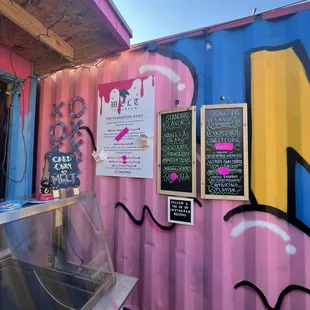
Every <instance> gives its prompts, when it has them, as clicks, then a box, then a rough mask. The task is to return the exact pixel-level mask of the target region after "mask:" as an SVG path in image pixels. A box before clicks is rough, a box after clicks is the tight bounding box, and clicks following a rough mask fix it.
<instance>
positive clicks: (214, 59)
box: [37, 5, 310, 310]
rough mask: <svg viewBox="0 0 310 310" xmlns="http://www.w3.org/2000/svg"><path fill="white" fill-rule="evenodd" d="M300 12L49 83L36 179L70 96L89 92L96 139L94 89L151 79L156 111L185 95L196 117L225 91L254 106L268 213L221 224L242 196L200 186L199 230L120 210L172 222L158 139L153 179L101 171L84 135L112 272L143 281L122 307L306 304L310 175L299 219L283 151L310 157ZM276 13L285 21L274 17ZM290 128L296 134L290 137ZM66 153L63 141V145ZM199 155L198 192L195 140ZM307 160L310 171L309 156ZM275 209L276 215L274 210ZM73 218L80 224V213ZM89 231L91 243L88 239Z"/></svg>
mask: <svg viewBox="0 0 310 310" xmlns="http://www.w3.org/2000/svg"><path fill="white" fill-rule="evenodd" d="M290 10H291V9H290ZM295 11H296V12H295V13H296V14H290V15H288V13H292V12H291V11H290V12H288V11H281V12H279V14H278V15H276V14H274V13H273V15H272V16H269V17H268V18H271V20H268V18H267V17H266V18H265V19H264V18H262V20H261V21H258V22H255V23H252V20H250V21H249V22H248V23H249V25H244V24H242V23H241V24H240V25H239V26H240V27H239V28H232V29H229V25H226V27H222V28H221V29H218V30H219V31H215V32H213V33H211V34H210V35H209V36H208V37H207V38H206V36H205V35H204V34H202V32H199V36H197V37H194V35H193V37H191V35H187V36H185V37H184V38H182V39H179V40H173V39H171V40H170V41H171V42H168V41H166V42H165V44H166V45H165V46H164V45H161V43H160V41H159V42H158V44H157V47H156V44H153V45H152V44H150V45H148V46H141V47H139V48H137V49H132V50H130V51H128V52H124V53H121V54H119V55H116V56H114V57H113V58H108V59H106V60H104V61H102V62H101V63H100V64H99V65H98V67H99V68H97V67H95V66H93V67H91V68H90V69H88V68H84V69H83V68H79V69H77V70H67V71H61V72H58V73H55V74H53V75H52V76H50V77H49V78H47V79H46V80H44V81H43V82H41V84H40V91H41V96H40V109H39V128H38V163H39V167H38V169H37V180H39V179H40V178H41V171H42V168H43V158H44V154H45V153H46V152H47V151H49V150H50V149H51V147H50V135H49V130H50V127H51V126H52V125H53V123H54V118H53V116H52V112H53V111H54V106H53V103H55V104H56V105H58V104H59V103H61V102H63V103H64V106H63V107H62V108H61V112H62V114H63V118H62V119H61V121H62V122H64V123H65V124H66V127H67V131H70V130H71V125H70V121H71V120H72V119H71V117H70V115H69V113H68V103H69V102H70V100H71V99H72V98H74V97H75V96H81V97H82V98H83V99H84V100H85V102H86V112H85V114H84V115H83V116H82V117H81V119H82V121H83V125H86V126H88V127H89V128H90V129H91V130H92V131H93V132H94V134H95V135H96V127H97V125H96V124H97V112H98V84H104V83H109V82H114V81H122V80H128V79H134V78H137V77H141V76H145V75H155V81H156V82H155V112H156V113H157V112H159V111H162V110H169V109H173V108H174V107H175V105H174V103H175V101H176V100H179V101H180V105H179V106H180V107H189V106H191V105H196V106H197V116H198V120H199V119H200V115H199V107H200V106H201V105H203V104H212V103H219V102H220V97H221V96H223V95H224V96H225V97H226V99H227V103H240V102H247V103H248V106H249V107H250V108H251V109H250V112H249V113H250V116H251V118H250V145H249V148H250V153H251V154H250V155H251V156H252V157H250V172H251V175H250V178H251V202H250V205H254V204H255V198H256V199H257V201H256V206H257V204H260V205H262V206H263V205H268V206H271V208H265V209H262V210H260V211H259V210H258V209H257V207H256V208H253V212H243V213H238V212H237V213H238V214H237V215H234V216H232V217H231V218H229V219H228V218H226V220H225V218H224V217H225V215H227V213H228V212H229V211H231V210H234V209H235V208H236V207H238V206H240V205H242V204H243V203H241V202H238V201H235V202H232V201H214V200H202V199H200V194H199V193H198V195H197V198H198V199H200V201H201V202H202V204H203V206H202V208H200V207H199V206H197V205H195V225H194V226H191V227H188V226H182V225H178V226H176V227H175V229H173V230H171V231H164V230H161V229H159V228H158V227H157V226H156V225H155V223H154V222H153V221H152V220H151V218H150V216H149V214H147V213H146V214H145V218H144V222H143V223H142V225H140V226H139V225H135V224H134V223H133V222H132V221H131V219H130V218H129V217H128V215H127V214H126V213H125V212H124V210H123V209H122V208H115V205H116V203H117V202H121V203H123V204H124V205H126V207H127V208H128V209H129V210H130V212H131V213H132V215H133V216H134V217H135V218H136V219H138V220H139V219H140V218H141V215H142V210H143V207H144V206H145V205H147V206H148V207H149V208H150V209H151V211H152V214H153V216H154V217H155V219H156V220H157V221H158V222H159V223H160V224H162V225H166V226H168V225H169V224H168V223H167V197H166V196H164V195H158V194H157V190H156V185H157V182H156V181H157V177H156V154H157V149H156V144H155V148H154V162H153V169H154V178H153V179H131V178H116V177H97V176H96V169H95V161H94V159H93V158H92V155H91V153H92V144H91V140H90V138H89V136H88V135H87V134H84V135H83V136H82V137H80V138H79V139H82V140H83V144H82V145H81V146H80V147H79V149H80V150H81V152H82V153H83V161H82V162H81V163H80V164H79V168H80V170H81V175H80V179H81V188H80V190H81V192H86V191H91V190H95V191H96V194H97V197H98V201H99V207H100V211H101V214H102V218H103V222H104V226H105V230H106V233H107V237H108V244H109V247H110V250H111V254H112V257H113V259H114V265H115V268H116V270H117V271H118V272H121V273H124V274H128V275H133V276H137V277H139V282H138V286H137V287H136V288H135V290H134V292H133V293H132V295H131V296H130V298H129V299H128V300H127V302H126V305H125V306H126V307H128V308H130V309H132V310H137V309H140V310H142V309H143V310H146V309H148V310H177V309H178V310H192V309H193V310H208V309H210V310H239V309H244V310H263V309H278V310H279V309H281V310H289V309H290V310H306V309H310V296H308V295H307V293H309V292H310V291H309V288H310V271H309V268H307V257H308V256H309V254H310V242H309V218H308V214H309V211H308V209H305V208H304V209H302V208H303V206H304V205H305V206H307V205H308V202H309V200H308V199H307V196H308V192H309V183H310V182H309V179H308V174H306V175H304V171H303V170H296V182H297V183H296V184H298V186H296V189H295V187H294V195H295V193H296V197H297V202H296V210H297V211H296V212H297V213H296V214H297V215H296V217H297V216H299V222H302V225H299V226H298V225H297V224H296V222H294V221H290V219H289V218H286V217H285V214H287V213H288V212H289V211H288V210H289V206H288V205H286V204H287V201H286V200H285V199H286V195H287V193H286V191H287V188H290V189H291V187H290V185H289V184H291V183H289V181H290V180H286V178H287V173H286V172H287V166H286V158H285V156H286V155H285V154H286V148H287V147H294V148H296V149H297V151H298V152H299V151H300V152H301V153H302V156H304V158H305V162H306V158H307V156H308V154H310V153H309V152H308V151H309V147H308V146H307V145H308V142H306V140H305V139H306V135H305V132H307V128H308V127H307V126H308V125H306V123H307V124H309V123H310V122H309V120H308V119H307V117H308V116H309V115H310V114H309V113H310V111H309V107H308V106H306V105H305V102H307V103H308V101H309V100H308V99H309V90H310V88H309V72H310V71H309V70H310V66H309V56H308V55H309V53H310V43H309V42H310V37H309V31H308V32H307V31H306V29H310V24H309V23H310V22H309V21H310V11H309V5H308V6H300V7H298V9H296V8H295ZM297 11H298V12H297ZM285 12H286V13H285ZM279 16H281V17H282V18H281V19H280V20H279V19H276V20H272V18H274V17H277V18H278V17H279ZM296 25H299V26H298V27H297V26H296ZM234 26H238V25H236V24H234ZM226 28H227V29H226ZM287 29H292V31H290V32H288V31H287ZM211 30H212V29H211ZM155 43H156V42H155ZM206 43H208V44H206ZM284 90H285V91H284ZM292 105H294V107H295V108H296V109H295V110H294V109H292ZM279 111H282V112H283V113H282V112H281V113H280V112H279ZM294 111H295V112H294ZM296 111H297V112H296ZM267 112H268V113H267ZM307 112H309V113H307ZM76 121H77V120H76ZM76 121H75V122H76ZM251 122H252V123H251ZM156 123H157V122H155V124H156ZM197 124H198V126H199V121H198V122H197ZM283 124H284V125H283ZM283 126H287V128H289V130H291V131H290V132H291V133H292V135H290V134H289V132H288V133H285V134H284V131H283V130H282V128H283ZM156 132H157V125H156V128H155V134H156ZM308 132H309V131H308ZM198 135H199V134H198ZM70 149H71V145H70V142H69V138H68V136H67V138H66V139H65V140H64V145H63V146H62V147H61V148H60V151H69V150H70ZM283 152H284V155H283V154H282V153H283ZM197 153H198V155H197V172H198V173H197V174H198V179H197V185H198V186H197V187H198V188H199V184H200V176H199V175H200V173H199V171H200V157H199V154H200V150H199V144H198V149H197ZM309 159H310V158H308V160H309ZM268 160H269V161H268ZM283 163H284V165H283ZM300 164H301V166H302V167H303V168H305V169H307V171H308V172H309V168H307V167H308V166H306V165H305V164H304V162H302V161H301V162H300ZM282 165H283V167H282ZM267 168H268V169H267ZM297 168H298V169H299V166H298V167H297ZM266 169H267V170H266ZM284 180H285V181H284ZM300 180H301V181H300ZM298 182H299V183H298ZM37 183H38V182H37ZM294 186H295V185H294ZM38 190H39V184H38ZM299 192H301V194H300V195H299ZM253 197H254V198H253ZM294 197H295V196H294ZM247 204H248V203H247ZM281 204H282V205H281ZM294 205H295V202H294ZM274 209H275V210H276V211H277V212H278V213H277V212H276V211H270V210H274ZM300 210H302V211H300ZM250 211H251V210H250ZM298 212H299V213H298ZM76 220H77V221H80V226H81V230H83V218H82V217H77V218H76ZM299 222H298V223H299ZM84 237H85V239H83V240H86V239H87V236H84ZM90 243H91V240H86V241H85V242H84V244H83V247H84V250H85V251H87V249H90V250H93V248H94V247H93V246H92V245H90ZM240 281H248V282H244V283H243V284H246V283H248V284H250V285H251V283H252V284H253V285H255V287H254V286H252V288H251V287H235V285H236V284H237V283H239V282H240ZM290 285H299V287H290ZM257 288H258V289H259V290H260V291H259V290H258V289H257ZM285 289H286V290H285ZM291 290H292V291H291ZM281 292H282V293H281ZM264 296H265V297H266V299H267V301H266V300H264Z"/></svg>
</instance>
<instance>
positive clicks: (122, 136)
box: [115, 127, 129, 142]
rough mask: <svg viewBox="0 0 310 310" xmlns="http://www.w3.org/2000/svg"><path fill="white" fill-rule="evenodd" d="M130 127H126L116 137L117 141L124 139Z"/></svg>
mask: <svg viewBox="0 0 310 310" xmlns="http://www.w3.org/2000/svg"><path fill="white" fill-rule="evenodd" d="M128 131H129V129H128V128H127V127H125V128H124V129H123V130H122V131H121V132H120V133H119V134H118V135H117V136H116V137H115V140H116V141H117V142H119V141H120V140H122V139H123V138H124V136H125V135H127V133H128Z"/></svg>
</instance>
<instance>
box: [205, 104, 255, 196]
mask: <svg viewBox="0 0 310 310" xmlns="http://www.w3.org/2000/svg"><path fill="white" fill-rule="evenodd" d="M247 130H248V128H247V105H246V104H245V103H241V104H222V105H208V106H202V107H201V197H202V198H209V199H227V200H248V199H249V176H248V138H247V137H248V134H247Z"/></svg>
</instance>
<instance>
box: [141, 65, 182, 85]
mask: <svg viewBox="0 0 310 310" xmlns="http://www.w3.org/2000/svg"><path fill="white" fill-rule="evenodd" d="M148 71H157V72H160V73H162V74H163V75H165V76H166V77H167V78H168V79H170V81H171V82H172V83H174V84H177V83H178V86H177V88H178V91H182V90H184V89H185V87H186V86H185V84H184V83H179V81H180V77H179V76H178V74H177V73H176V72H175V71H173V70H172V69H170V68H167V67H164V66H160V65H142V66H141V67H140V68H139V73H140V74H144V73H146V72H148Z"/></svg>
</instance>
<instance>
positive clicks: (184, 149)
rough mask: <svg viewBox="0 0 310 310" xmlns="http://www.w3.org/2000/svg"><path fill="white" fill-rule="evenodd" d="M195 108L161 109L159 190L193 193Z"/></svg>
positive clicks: (181, 193) (159, 121) (164, 192)
mask: <svg viewBox="0 0 310 310" xmlns="http://www.w3.org/2000/svg"><path fill="white" fill-rule="evenodd" d="M195 111H196V110H195V108H194V107H191V108H188V109H177V110H172V111H163V112H160V113H159V118H158V128H159V134H158V152H159V154H158V192H159V193H160V194H173V193H174V192H176V193H177V194H178V195H181V196H182V195H183V196H188V197H193V196H195V195H196V183H195V176H196V174H195V169H196V168H195V161H196V158H195V157H196V144H195V141H196V140H195V138H196V115H195V114H196V113H195Z"/></svg>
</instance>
